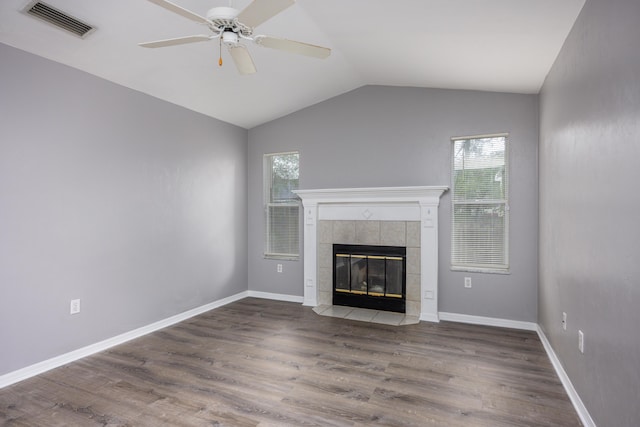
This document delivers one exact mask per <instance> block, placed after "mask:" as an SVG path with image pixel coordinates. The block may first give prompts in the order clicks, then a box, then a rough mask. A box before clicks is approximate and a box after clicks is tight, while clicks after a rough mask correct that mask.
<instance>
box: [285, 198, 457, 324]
mask: <svg viewBox="0 0 640 427" xmlns="http://www.w3.org/2000/svg"><path fill="white" fill-rule="evenodd" d="M446 190H447V187H382V188H343V189H325V190H298V191H296V193H297V194H298V196H300V198H301V199H302V204H303V208H304V282H305V286H304V304H305V305H308V306H312V307H316V306H319V305H331V304H332V294H333V277H332V274H333V244H334V243H340V244H360V245H385V246H405V247H406V248H407V264H406V273H407V288H406V296H407V304H406V307H407V308H406V315H408V316H419V318H420V320H427V321H434V322H437V321H438V320H439V319H438V205H439V203H440V197H441V195H442V194H443V193H444V192H445V191H446Z"/></svg>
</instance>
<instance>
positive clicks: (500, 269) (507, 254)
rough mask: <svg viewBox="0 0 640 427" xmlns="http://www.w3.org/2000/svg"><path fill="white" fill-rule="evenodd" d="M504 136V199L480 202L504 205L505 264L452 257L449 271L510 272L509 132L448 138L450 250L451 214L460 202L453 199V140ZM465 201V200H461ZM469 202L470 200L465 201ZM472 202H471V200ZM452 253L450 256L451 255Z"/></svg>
mask: <svg viewBox="0 0 640 427" xmlns="http://www.w3.org/2000/svg"><path fill="white" fill-rule="evenodd" d="M500 137H504V138H505V153H504V156H505V174H506V175H507V176H506V188H505V196H506V197H505V199H504V201H503V200H502V199H500V200H483V201H482V203H504V205H505V223H504V229H505V241H504V251H505V254H504V256H505V264H504V265H503V266H494V265H490V266H489V265H488V266H483V265H479V264H478V265H474V266H471V265H469V266H463V265H454V264H453V259H451V263H450V269H451V271H464V272H470V273H490V274H511V263H510V250H509V242H510V240H511V239H510V217H511V207H510V196H509V191H510V187H511V184H510V175H511V174H510V169H511V161H510V145H511V144H510V143H509V133H506V132H505V133H493V134H484V135H469V136H454V137H452V138H451V140H450V142H449V143H450V144H451V145H450V148H449V154H450V156H451V162H450V164H451V192H452V194H451V252H453V233H454V226H453V215H454V209H455V205H456V204H461V202H456V201H455V180H454V175H455V174H454V162H455V156H454V154H453V146H454V144H455V141H459V140H464V139H482V138H500ZM462 203H465V202H462ZM466 203H467V204H469V203H470V202H466ZM471 203H472V202H471ZM452 255H453V254H452V253H451V254H450V257H452Z"/></svg>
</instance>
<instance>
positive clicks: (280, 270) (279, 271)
mask: <svg viewBox="0 0 640 427" xmlns="http://www.w3.org/2000/svg"><path fill="white" fill-rule="evenodd" d="M276 270H277V271H278V273H282V264H278V265H277V266H276Z"/></svg>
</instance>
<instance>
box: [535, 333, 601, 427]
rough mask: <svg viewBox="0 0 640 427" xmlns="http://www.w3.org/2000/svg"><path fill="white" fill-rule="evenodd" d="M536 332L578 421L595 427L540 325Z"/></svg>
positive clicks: (587, 426)
mask: <svg viewBox="0 0 640 427" xmlns="http://www.w3.org/2000/svg"><path fill="white" fill-rule="evenodd" d="M536 331H537V332H538V336H539V337H540V341H542V345H543V346H544V349H545V351H546V352H547V356H549V359H550V360H551V364H552V365H553V367H554V368H555V370H556V373H557V374H558V377H560V381H561V382H562V385H563V386H564V389H565V391H566V392H567V394H568V395H569V399H570V400H571V403H573V407H574V408H575V409H576V412H577V413H578V416H579V417H580V421H582V424H583V425H584V427H596V423H595V421H593V418H591V415H590V414H589V411H587V407H586V406H584V403H583V402H582V399H580V396H579V395H578V392H577V391H576V389H575V388H574V387H573V384H572V383H571V380H570V379H569V375H567V373H566V371H565V370H564V368H563V367H562V363H560V359H558V356H557V355H556V353H555V351H553V347H551V343H550V342H549V340H548V339H547V336H546V335H545V334H544V331H543V330H542V328H541V327H540V325H537V329H536Z"/></svg>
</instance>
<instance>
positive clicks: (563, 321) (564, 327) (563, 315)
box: [562, 311, 567, 331]
mask: <svg viewBox="0 0 640 427" xmlns="http://www.w3.org/2000/svg"><path fill="white" fill-rule="evenodd" d="M562 329H564V330H565V331H566V330H567V313H565V312H564V311H563V312H562Z"/></svg>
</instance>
